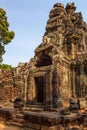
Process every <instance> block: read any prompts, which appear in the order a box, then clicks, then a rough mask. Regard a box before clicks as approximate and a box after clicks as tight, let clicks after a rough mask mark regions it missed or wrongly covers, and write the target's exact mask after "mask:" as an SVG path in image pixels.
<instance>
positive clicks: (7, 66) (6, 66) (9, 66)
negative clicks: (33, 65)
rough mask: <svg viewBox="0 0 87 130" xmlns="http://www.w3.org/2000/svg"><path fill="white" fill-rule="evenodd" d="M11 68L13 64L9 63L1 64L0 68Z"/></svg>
mask: <svg viewBox="0 0 87 130" xmlns="http://www.w3.org/2000/svg"><path fill="white" fill-rule="evenodd" d="M11 68H12V66H11V65H8V64H0V69H4V70H5V69H6V70H9V69H11Z"/></svg>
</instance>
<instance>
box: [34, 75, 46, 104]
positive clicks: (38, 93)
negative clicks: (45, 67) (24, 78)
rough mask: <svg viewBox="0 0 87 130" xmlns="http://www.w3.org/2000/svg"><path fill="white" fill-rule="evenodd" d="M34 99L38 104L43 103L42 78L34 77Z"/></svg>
mask: <svg viewBox="0 0 87 130" xmlns="http://www.w3.org/2000/svg"><path fill="white" fill-rule="evenodd" d="M35 86H36V98H37V102H38V103H43V101H44V77H43V76H41V77H35Z"/></svg>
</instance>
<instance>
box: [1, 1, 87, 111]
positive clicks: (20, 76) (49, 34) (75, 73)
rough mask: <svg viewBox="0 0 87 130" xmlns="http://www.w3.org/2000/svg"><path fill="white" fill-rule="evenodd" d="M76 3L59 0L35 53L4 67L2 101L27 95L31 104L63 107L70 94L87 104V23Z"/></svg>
mask: <svg viewBox="0 0 87 130" xmlns="http://www.w3.org/2000/svg"><path fill="white" fill-rule="evenodd" d="M75 10H76V7H75V5H74V3H68V4H67V5H66V7H64V5H63V4H61V3H57V4H55V5H54V6H53V9H52V10H51V11H50V14H49V19H48V21H47V25H46V31H45V33H44V36H43V38H42V42H41V44H40V45H39V46H38V47H37V48H36V49H35V56H34V57H33V58H32V59H31V60H30V62H29V63H24V64H23V63H19V65H18V67H15V68H13V69H11V70H0V102H2V101H4V102H7V101H11V100H12V101H13V100H14V99H15V98H16V97H19V96H20V97H23V99H24V100H25V102H26V104H27V105H33V106H34V105H35V106H41V107H44V108H49V109H50V108H60V107H63V106H64V105H66V103H68V102H69V99H70V98H74V99H75V100H77V101H78V100H79V103H80V107H81V108H85V107H87V24H86V23H85V22H84V21H83V18H82V14H81V12H79V13H77V12H75Z"/></svg>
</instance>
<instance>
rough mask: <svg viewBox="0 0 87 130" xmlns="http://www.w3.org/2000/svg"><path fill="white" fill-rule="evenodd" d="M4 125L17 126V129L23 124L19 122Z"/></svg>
mask: <svg viewBox="0 0 87 130" xmlns="http://www.w3.org/2000/svg"><path fill="white" fill-rule="evenodd" d="M6 125H8V126H17V127H23V123H19V122H14V121H12V122H6Z"/></svg>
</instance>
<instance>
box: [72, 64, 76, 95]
mask: <svg viewBox="0 0 87 130" xmlns="http://www.w3.org/2000/svg"><path fill="white" fill-rule="evenodd" d="M75 75H76V74H75V66H74V65H73V68H72V79H71V80H72V97H76V91H75V87H76V84H75V78H76V76H75Z"/></svg>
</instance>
